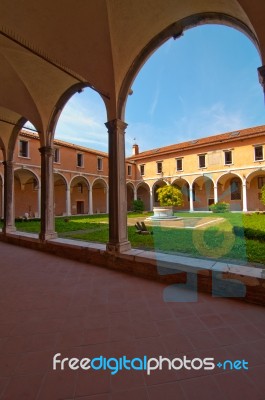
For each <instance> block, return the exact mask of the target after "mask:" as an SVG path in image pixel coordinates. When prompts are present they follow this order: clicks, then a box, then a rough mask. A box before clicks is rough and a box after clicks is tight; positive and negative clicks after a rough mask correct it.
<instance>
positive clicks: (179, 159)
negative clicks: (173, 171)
mask: <svg viewBox="0 0 265 400" xmlns="http://www.w3.org/2000/svg"><path fill="white" fill-rule="evenodd" d="M177 171H183V165H182V158H177Z"/></svg>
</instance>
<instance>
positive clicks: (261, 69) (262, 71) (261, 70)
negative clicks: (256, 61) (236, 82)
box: [258, 65, 265, 90]
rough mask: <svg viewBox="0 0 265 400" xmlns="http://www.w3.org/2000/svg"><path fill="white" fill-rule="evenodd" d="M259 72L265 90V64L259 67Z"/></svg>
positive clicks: (260, 81)
mask: <svg viewBox="0 0 265 400" xmlns="http://www.w3.org/2000/svg"><path fill="white" fill-rule="evenodd" d="M258 74H259V83H260V84H261V86H262V87H263V89H264V90H265V65H262V66H261V67H259V68H258Z"/></svg>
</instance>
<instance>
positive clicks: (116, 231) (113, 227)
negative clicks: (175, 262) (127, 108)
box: [106, 119, 131, 252]
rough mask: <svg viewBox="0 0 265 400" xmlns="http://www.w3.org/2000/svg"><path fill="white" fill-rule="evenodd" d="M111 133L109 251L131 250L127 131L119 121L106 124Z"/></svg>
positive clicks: (125, 125) (123, 123)
mask: <svg viewBox="0 0 265 400" xmlns="http://www.w3.org/2000/svg"><path fill="white" fill-rule="evenodd" d="M106 127H107V128H108V133H109V242H108V243H107V250H108V251H110V252H123V251H127V250H130V248H131V245H130V242H129V241H128V233H127V191H126V171H125V138H124V135H125V129H126V127H127V124H126V123H125V122H123V121H121V120H119V119H114V120H112V121H109V122H107V123H106Z"/></svg>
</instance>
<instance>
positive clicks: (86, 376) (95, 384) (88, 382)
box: [75, 370, 111, 397]
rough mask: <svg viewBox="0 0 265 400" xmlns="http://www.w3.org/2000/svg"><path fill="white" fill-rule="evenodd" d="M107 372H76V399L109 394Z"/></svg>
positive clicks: (108, 374)
mask: <svg viewBox="0 0 265 400" xmlns="http://www.w3.org/2000/svg"><path fill="white" fill-rule="evenodd" d="M110 379H111V378H110V373H109V371H91V370H89V372H88V371H78V376H77V384H76V393H75V396H76V397H78V396H79V397H81V396H87V395H93V394H103V393H109V392H110Z"/></svg>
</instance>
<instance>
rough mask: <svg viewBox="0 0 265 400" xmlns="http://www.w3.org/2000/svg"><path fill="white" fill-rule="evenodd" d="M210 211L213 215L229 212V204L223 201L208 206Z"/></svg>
mask: <svg viewBox="0 0 265 400" xmlns="http://www.w3.org/2000/svg"><path fill="white" fill-rule="evenodd" d="M210 210H211V211H212V212H214V213H224V212H228V211H230V204H228V203H225V202H224V201H222V202H219V203H215V204H212V205H210Z"/></svg>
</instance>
